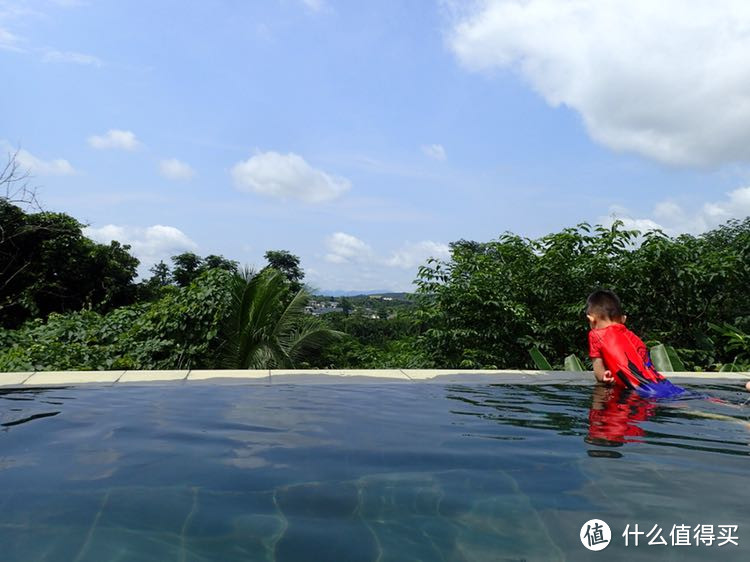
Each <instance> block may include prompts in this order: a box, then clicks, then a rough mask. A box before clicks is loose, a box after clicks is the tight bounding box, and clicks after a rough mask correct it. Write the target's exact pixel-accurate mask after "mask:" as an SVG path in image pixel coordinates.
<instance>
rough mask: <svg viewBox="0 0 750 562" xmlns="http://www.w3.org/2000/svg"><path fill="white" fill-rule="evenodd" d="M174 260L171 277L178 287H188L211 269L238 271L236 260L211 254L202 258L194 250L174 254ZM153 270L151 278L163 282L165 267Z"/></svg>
mask: <svg viewBox="0 0 750 562" xmlns="http://www.w3.org/2000/svg"><path fill="white" fill-rule="evenodd" d="M172 262H173V263H174V268H173V269H172V273H171V279H172V280H173V281H174V283H175V284H176V285H177V286H178V287H187V286H188V285H190V283H192V282H193V281H195V280H196V279H197V278H198V277H199V276H200V275H201V274H203V273H204V272H206V271H209V270H211V269H222V270H224V271H229V272H231V273H234V272H236V271H237V265H238V264H237V262H236V261H233V260H228V259H226V258H225V257H223V256H217V255H210V256H206V257H205V258H202V257H200V256H199V255H197V254H194V253H193V252H184V253H182V254H179V255H176V256H172ZM162 263H163V262H162ZM164 265H166V264H164ZM152 272H153V273H154V277H152V278H151V279H154V278H156V281H157V282H158V283H160V284H163V280H164V278H165V272H164V268H163V267H161V266H157V269H156V271H154V270H152ZM149 281H151V280H149Z"/></svg>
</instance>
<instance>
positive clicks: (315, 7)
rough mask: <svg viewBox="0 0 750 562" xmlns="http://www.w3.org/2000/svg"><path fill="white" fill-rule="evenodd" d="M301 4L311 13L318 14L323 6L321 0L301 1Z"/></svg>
mask: <svg viewBox="0 0 750 562" xmlns="http://www.w3.org/2000/svg"><path fill="white" fill-rule="evenodd" d="M302 3H303V4H304V5H305V6H307V8H309V9H310V10H312V11H313V12H319V11H320V10H322V9H323V7H324V6H325V3H324V2H323V0H302Z"/></svg>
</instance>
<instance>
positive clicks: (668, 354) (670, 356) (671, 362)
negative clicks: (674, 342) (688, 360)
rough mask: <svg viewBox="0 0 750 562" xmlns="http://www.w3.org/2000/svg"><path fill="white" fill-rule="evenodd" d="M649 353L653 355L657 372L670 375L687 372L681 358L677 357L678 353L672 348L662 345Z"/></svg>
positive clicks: (656, 346)
mask: <svg viewBox="0 0 750 562" xmlns="http://www.w3.org/2000/svg"><path fill="white" fill-rule="evenodd" d="M649 353H650V355H651V361H652V362H653V364H654V368H655V369H656V370H657V371H660V372H664V373H670V372H675V371H684V370H685V365H684V364H683V363H682V361H681V360H680V358H679V356H678V355H677V352H676V351H675V350H674V348H673V347H672V346H669V345H664V344H663V343H660V344H659V345H655V346H653V347H652V348H651V349H650V350H649Z"/></svg>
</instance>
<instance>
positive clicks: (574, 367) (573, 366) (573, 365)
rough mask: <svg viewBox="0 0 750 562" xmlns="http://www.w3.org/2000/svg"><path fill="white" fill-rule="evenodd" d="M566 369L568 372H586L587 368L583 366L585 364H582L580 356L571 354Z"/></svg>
mask: <svg viewBox="0 0 750 562" xmlns="http://www.w3.org/2000/svg"><path fill="white" fill-rule="evenodd" d="M564 367H565V370H566V371H578V372H581V371H585V370H586V367H584V366H583V363H581V360H580V359H578V356H577V355H576V354H575V353H571V354H570V355H568V356H567V357H566V358H565V363H564Z"/></svg>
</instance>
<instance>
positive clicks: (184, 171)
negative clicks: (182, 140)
mask: <svg viewBox="0 0 750 562" xmlns="http://www.w3.org/2000/svg"><path fill="white" fill-rule="evenodd" d="M159 173H160V174H161V175H162V176H164V177H165V178H167V179H169V180H176V181H177V180H189V179H192V177H193V176H194V175H195V170H193V168H191V167H190V164H187V163H186V162H182V161H180V160H178V159H177V158H169V159H167V160H162V161H161V162H159Z"/></svg>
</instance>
